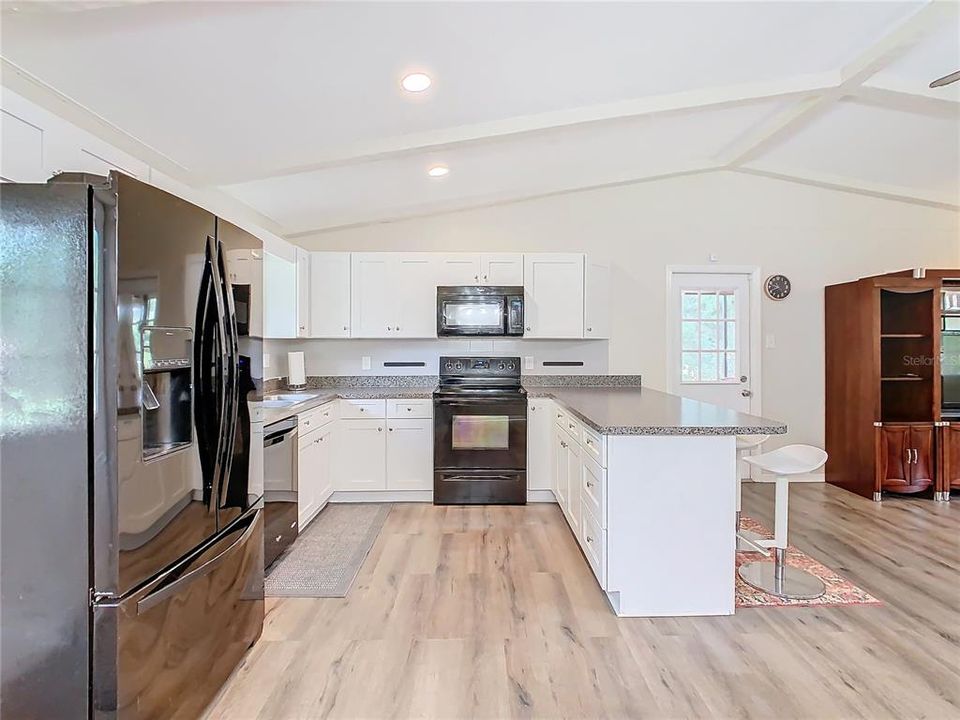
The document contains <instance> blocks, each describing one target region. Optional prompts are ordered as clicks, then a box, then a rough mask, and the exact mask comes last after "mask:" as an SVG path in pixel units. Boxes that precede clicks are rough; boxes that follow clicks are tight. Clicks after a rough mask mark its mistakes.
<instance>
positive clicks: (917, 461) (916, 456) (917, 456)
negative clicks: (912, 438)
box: [913, 448, 920, 465]
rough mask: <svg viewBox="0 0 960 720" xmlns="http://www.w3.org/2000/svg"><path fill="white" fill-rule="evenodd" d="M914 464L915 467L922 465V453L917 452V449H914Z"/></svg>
mask: <svg viewBox="0 0 960 720" xmlns="http://www.w3.org/2000/svg"><path fill="white" fill-rule="evenodd" d="M913 464H914V465H919V464H920V451H919V450H917V449H916V448H914V449H913Z"/></svg>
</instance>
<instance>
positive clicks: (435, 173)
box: [427, 165, 450, 178]
mask: <svg viewBox="0 0 960 720" xmlns="http://www.w3.org/2000/svg"><path fill="white" fill-rule="evenodd" d="M449 173H450V168H448V167H447V166H446V165H434V166H433V167H431V168H430V169H429V170H427V175H429V176H430V177H432V178H439V177H443V176H444V175H447V174H449Z"/></svg>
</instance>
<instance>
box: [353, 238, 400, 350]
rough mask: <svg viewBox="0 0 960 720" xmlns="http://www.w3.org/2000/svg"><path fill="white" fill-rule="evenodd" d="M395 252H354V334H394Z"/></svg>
mask: <svg viewBox="0 0 960 720" xmlns="http://www.w3.org/2000/svg"><path fill="white" fill-rule="evenodd" d="M393 265H394V260H393V254H392V253H353V256H352V257H351V260H350V317H351V320H350V327H351V331H352V336H353V337H361V338H383V337H390V336H391V334H392V332H391V331H388V330H387V328H388V327H390V328H392V327H393V326H394V325H395V324H396V323H394V322H393V316H394V314H395V307H394V305H395V303H396V293H397V287H396V284H395V282H396V280H395V278H391V277H390V275H391V269H392V267H393Z"/></svg>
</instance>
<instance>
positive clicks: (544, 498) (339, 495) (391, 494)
mask: <svg viewBox="0 0 960 720" xmlns="http://www.w3.org/2000/svg"><path fill="white" fill-rule="evenodd" d="M327 502H332V503H364V502H369V503H385V502H420V503H423V502H428V503H432V502H433V490H337V491H335V492H334V493H333V495H331V496H330V499H329V500H328V501H327ZM527 502H528V503H556V502H557V499H556V497H554V495H553V490H527Z"/></svg>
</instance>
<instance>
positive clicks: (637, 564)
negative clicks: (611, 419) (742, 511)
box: [606, 435, 737, 617]
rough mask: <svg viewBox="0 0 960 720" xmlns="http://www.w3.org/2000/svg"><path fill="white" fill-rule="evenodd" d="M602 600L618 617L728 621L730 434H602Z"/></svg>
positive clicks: (732, 495) (732, 510) (732, 504)
mask: <svg viewBox="0 0 960 720" xmlns="http://www.w3.org/2000/svg"><path fill="white" fill-rule="evenodd" d="M607 453H608V456H607V473H608V474H607V513H608V521H607V585H606V590H607V595H608V597H609V598H610V602H611V604H612V605H613V608H614V610H615V611H616V612H617V614H618V615H620V616H640V617H653V616H671V615H673V616H678V615H732V614H733V612H734V576H735V574H736V573H735V571H734V567H735V564H736V557H735V552H736V534H735V530H734V524H735V517H736V457H737V452H736V437H735V436H733V435H716V436H710V435H669V436H668V435H652V436H640V435H611V436H608V437H607Z"/></svg>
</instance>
